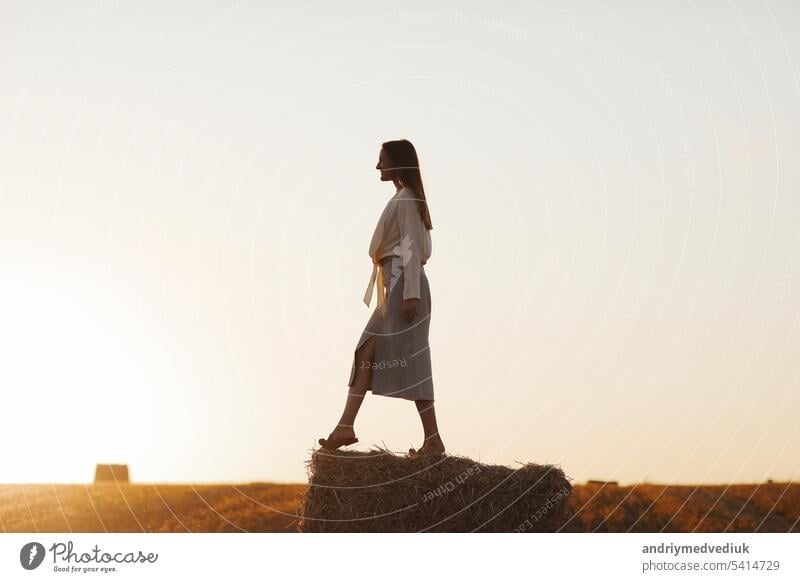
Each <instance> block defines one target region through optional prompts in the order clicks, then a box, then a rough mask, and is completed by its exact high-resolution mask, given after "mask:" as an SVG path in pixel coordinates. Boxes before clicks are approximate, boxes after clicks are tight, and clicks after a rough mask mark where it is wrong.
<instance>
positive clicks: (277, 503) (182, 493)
mask: <svg viewBox="0 0 800 582" xmlns="http://www.w3.org/2000/svg"><path fill="white" fill-rule="evenodd" d="M306 487H307V486H306V485H305V484H296V485H295V484H290V485H284V484H274V483H248V484H243V485H159V484H123V483H120V484H119V485H117V484H114V483H111V484H102V485H90V484H87V485H82V484H77V485H61V484H58V485H17V484H14V485H0V532H293V531H295V529H296V527H297V521H298V520H297V513H298V508H299V507H300V504H301V503H302V499H303V495H304V494H305V491H306ZM570 507H571V509H572V511H573V517H572V519H571V520H570V521H569V522H568V523H567V524H566V526H565V527H564V528H563V530H562V531H571V532H592V531H594V532H626V531H635V532H658V531H667V532H691V531H694V532H723V531H727V532H789V531H792V532H800V483H762V484H757V485H730V486H726V485H716V486H697V487H695V486H691V485H680V486H678V485H672V486H664V485H655V484H640V485H633V486H626V487H617V486H608V485H588V484H587V485H582V484H573V493H572V496H571V501H570Z"/></svg>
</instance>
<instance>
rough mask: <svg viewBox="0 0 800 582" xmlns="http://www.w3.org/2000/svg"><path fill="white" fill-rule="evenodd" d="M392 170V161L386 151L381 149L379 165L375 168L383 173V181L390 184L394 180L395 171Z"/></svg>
mask: <svg viewBox="0 0 800 582" xmlns="http://www.w3.org/2000/svg"><path fill="white" fill-rule="evenodd" d="M391 168H392V161H391V160H390V159H389V156H388V155H387V154H386V151H385V150H384V149H383V148H381V151H380V152H379V153H378V165H377V166H375V169H376V170H380V171H381V181H383V182H388V181H391V180H394V170H393V169H391Z"/></svg>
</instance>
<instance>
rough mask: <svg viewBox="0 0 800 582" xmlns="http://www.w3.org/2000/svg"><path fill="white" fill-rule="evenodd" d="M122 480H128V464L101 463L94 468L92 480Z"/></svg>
mask: <svg viewBox="0 0 800 582" xmlns="http://www.w3.org/2000/svg"><path fill="white" fill-rule="evenodd" d="M98 481H100V482H102V481H124V482H126V483H127V482H128V465H101V464H97V465H96V466H95V469H94V482H95V483H97V482H98Z"/></svg>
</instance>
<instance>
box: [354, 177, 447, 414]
mask: <svg viewBox="0 0 800 582" xmlns="http://www.w3.org/2000/svg"><path fill="white" fill-rule="evenodd" d="M418 200H419V198H418V197H417V195H416V194H415V192H414V190H413V189H411V188H410V187H408V186H403V187H401V188H399V189H398V190H397V192H396V193H395V195H394V196H392V198H391V199H390V200H389V201H388V202H387V203H386V207H385V208H384V210H383V212H382V213H381V216H380V218H379V219H378V223H377V224H376V226H375V231H374V232H373V235H372V240H371V241H370V247H369V254H370V257H372V260H373V271H372V276H371V277H370V282H369V285H368V287H367V291H366V293H365V295H364V303H366V304H367V306H369V304H370V301H371V298H372V291H373V287H376V288H377V294H378V301H377V305H376V307H375V309H374V310H373V312H372V315H371V316H370V318H369V320H368V321H367V324H366V326H365V327H364V331H363V332H362V334H361V337H360V338H359V340H358V343H357V344H356V347H355V350H354V351H353V362H352V366H351V368H350V380H349V382H348V385H349V386H352V385H353V382H354V380H355V376H356V366H361V367H366V366H369V367H370V368H371V369H372V382H371V384H370V386H369V387H368V389H369V390H371V391H372V393H373V394H377V395H381V396H391V397H394V398H404V399H407V400H434V397H433V376H432V372H431V353H430V345H429V342H428V334H429V331H430V323H431V292H430V285H429V283H428V277H427V275H426V274H425V263H427V262H428V259H429V258H430V256H431V250H432V244H431V236H430V231H429V230H428V229H426V228H425V225H424V223H423V221H422V216H421V215H420V213H419V209H418ZM409 298H417V299H419V301H417V315H416V317H414V319H413V320H412V321H410V322H409V321H407V320H406V317H405V312H404V311H403V302H404V300H405V299H409ZM371 337H374V338H375V357H374V359H373V361H372V362H371V363H370V362H357V361H356V352H357V351H358V350H359V348H361V346H363V345H364V343H365V342H366V341H367V340H368V339H369V338H371Z"/></svg>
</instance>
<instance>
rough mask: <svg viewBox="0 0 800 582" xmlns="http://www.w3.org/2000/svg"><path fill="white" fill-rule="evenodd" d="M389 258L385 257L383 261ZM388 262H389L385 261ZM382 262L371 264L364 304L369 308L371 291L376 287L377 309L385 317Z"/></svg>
mask: <svg viewBox="0 0 800 582" xmlns="http://www.w3.org/2000/svg"><path fill="white" fill-rule="evenodd" d="M390 258H391V257H385V259H390ZM386 262H389V261H386ZM383 276H384V275H383V261H377V262H374V263H373V264H372V275H371V276H370V278H369V285H367V291H366V293H364V303H365V304H366V305H367V307H369V304H370V303H371V302H372V290H373V288H374V287H375V286H376V284H377V287H378V305H377V307H378V309H379V310H380V311H381V313H382V314H383V315H384V317H385V316H386V288H385V287H384V284H383Z"/></svg>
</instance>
